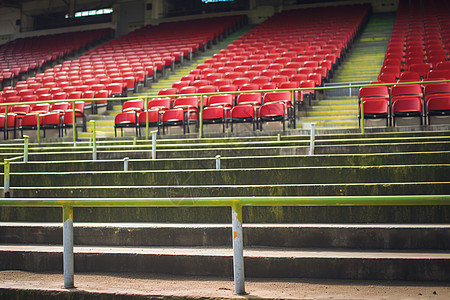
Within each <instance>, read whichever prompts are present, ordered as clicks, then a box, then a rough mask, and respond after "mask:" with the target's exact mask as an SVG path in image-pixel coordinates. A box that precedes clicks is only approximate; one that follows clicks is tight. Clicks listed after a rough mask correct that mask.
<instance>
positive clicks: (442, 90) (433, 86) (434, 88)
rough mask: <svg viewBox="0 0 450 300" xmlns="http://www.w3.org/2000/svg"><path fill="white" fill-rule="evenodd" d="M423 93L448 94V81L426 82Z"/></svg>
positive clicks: (449, 91)
mask: <svg viewBox="0 0 450 300" xmlns="http://www.w3.org/2000/svg"><path fill="white" fill-rule="evenodd" d="M424 93H425V95H429V94H450V82H443V83H428V84H427V85H426V86H425V89H424Z"/></svg>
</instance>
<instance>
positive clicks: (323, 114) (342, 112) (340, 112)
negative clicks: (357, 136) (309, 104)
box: [306, 107, 358, 119]
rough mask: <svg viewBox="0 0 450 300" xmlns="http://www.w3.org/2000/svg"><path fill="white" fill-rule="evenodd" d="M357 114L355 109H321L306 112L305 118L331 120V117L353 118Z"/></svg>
mask: <svg viewBox="0 0 450 300" xmlns="http://www.w3.org/2000/svg"><path fill="white" fill-rule="evenodd" d="M357 114H358V110H357V109H356V110H355V109H338V108H336V107H333V109H331V110H326V109H325V108H323V109H319V110H318V109H314V110H313V111H308V113H307V117H306V118H311V117H316V118H319V117H320V118H322V119H325V118H332V117H336V116H339V117H344V116H347V117H349V116H351V117H355V116H357Z"/></svg>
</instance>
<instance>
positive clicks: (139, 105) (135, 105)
mask: <svg viewBox="0 0 450 300" xmlns="http://www.w3.org/2000/svg"><path fill="white" fill-rule="evenodd" d="M141 110H144V99H136V100H128V101H126V102H124V103H123V104H122V112H125V111H141Z"/></svg>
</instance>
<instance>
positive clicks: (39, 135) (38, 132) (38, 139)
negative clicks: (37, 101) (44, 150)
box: [36, 114, 41, 143]
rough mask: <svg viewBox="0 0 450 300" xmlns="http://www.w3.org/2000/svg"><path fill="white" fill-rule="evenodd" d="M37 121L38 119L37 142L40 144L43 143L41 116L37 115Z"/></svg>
mask: <svg viewBox="0 0 450 300" xmlns="http://www.w3.org/2000/svg"><path fill="white" fill-rule="evenodd" d="M36 119H37V121H36V122H37V123H36V129H37V130H36V131H37V141H38V143H40V142H41V121H40V119H39V114H36Z"/></svg>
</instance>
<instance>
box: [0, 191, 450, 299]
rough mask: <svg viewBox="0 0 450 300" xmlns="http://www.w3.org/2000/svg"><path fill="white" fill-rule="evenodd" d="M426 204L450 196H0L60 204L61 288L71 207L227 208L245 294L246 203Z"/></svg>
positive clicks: (1, 201) (238, 283)
mask: <svg viewBox="0 0 450 300" xmlns="http://www.w3.org/2000/svg"><path fill="white" fill-rule="evenodd" d="M417 205H422V206H428V205H441V206H442V205H450V195H414V196H328V197H226V198H225V197H224V198H219V197H208V198H116V199H110V198H67V199H58V198H0V207H4V206H15V207H62V210H63V222H64V224H63V247H64V253H63V257H64V287H65V288H73V287H74V257H73V256H74V255H73V247H74V246H73V216H74V215H73V208H74V207H231V208H232V240H233V266H234V284H235V292H236V293H237V294H243V293H245V283H244V281H245V279H244V252H243V233H242V222H243V218H242V208H243V207H246V206H417Z"/></svg>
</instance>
